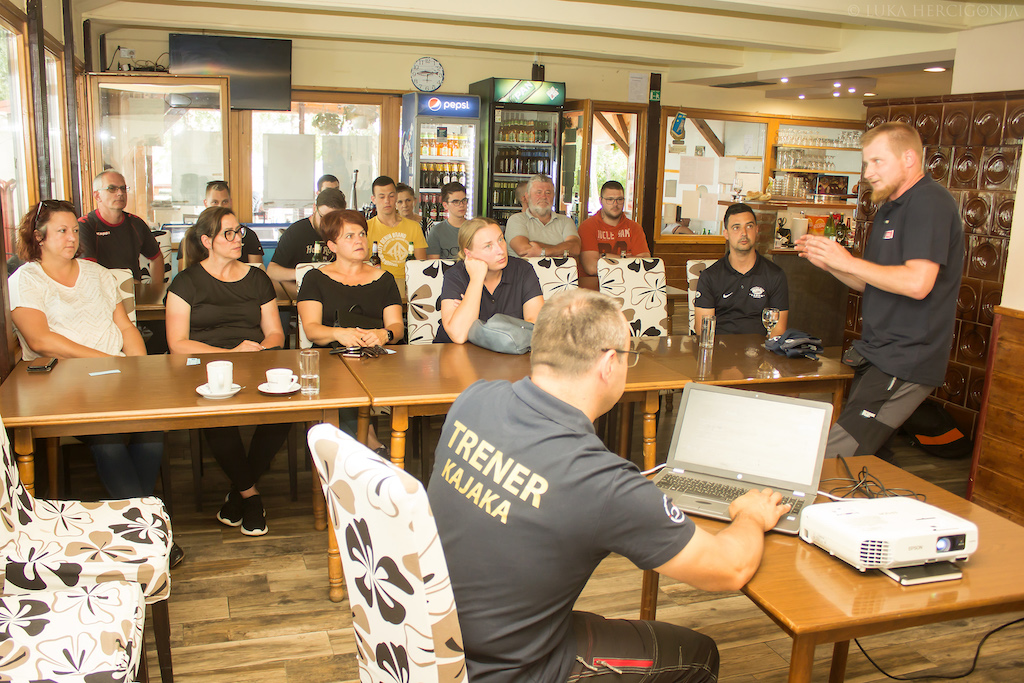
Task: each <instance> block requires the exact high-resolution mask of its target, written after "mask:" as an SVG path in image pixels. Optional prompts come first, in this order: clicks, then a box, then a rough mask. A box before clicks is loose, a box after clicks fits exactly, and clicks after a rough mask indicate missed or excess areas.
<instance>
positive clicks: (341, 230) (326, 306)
mask: <svg viewBox="0 0 1024 683" xmlns="http://www.w3.org/2000/svg"><path fill="white" fill-rule="evenodd" d="M366 229H367V228H366V218H365V217H364V216H363V214H361V213H360V212H358V211H352V210H344V211H334V212H332V213H329V214H327V215H326V216H324V218H323V221H322V222H321V223H320V234H321V235H323V238H324V239H325V240H327V248H328V249H330V251H331V253H333V254H334V256H335V260H334V261H333V262H332V263H328V264H327V265H325V266H324V267H323V268H320V269H319V270H311V271H309V272H308V273H306V275H305V276H304V277H303V278H302V286H301V287H300V288H299V294H298V298H297V301H298V304H297V308H298V311H299V318H300V319H301V320H302V328H303V330H304V331H305V333H306V337H308V338H309V340H310V341H311V342H313V344H314V345H315V346H330V345H331V343H332V342H338V343H339V344H341V345H342V346H362V347H367V346H384V345H385V344H391V343H394V342H397V341H399V340H401V338H402V335H403V334H404V333H405V329H404V324H403V322H402V295H401V293H400V292H399V291H398V285H397V283H396V282H395V278H394V277H393V276H392V275H391V273H389V272H388V271H386V270H383V269H381V268H375V267H374V266H371V265H369V264H368V263H366V259H367V258H369V255H370V254H369V242H368V240H367V238H366ZM352 417H353V415H348V414H347V413H346V412H344V411H343V419H344V418H348V419H345V421H346V422H350V421H351V418H352ZM348 427H349V428H351V424H349V425H348ZM368 442H369V446H370V448H372V449H374V450H376V451H378V452H380V453H381V454H382V455H383V454H384V453H385V452H386V449H384V450H382V449H383V446H382V444H381V443H380V442H379V441H378V440H377V437H376V435H375V434H374V433H373V430H372V428H371V430H370V434H369V438H368Z"/></svg>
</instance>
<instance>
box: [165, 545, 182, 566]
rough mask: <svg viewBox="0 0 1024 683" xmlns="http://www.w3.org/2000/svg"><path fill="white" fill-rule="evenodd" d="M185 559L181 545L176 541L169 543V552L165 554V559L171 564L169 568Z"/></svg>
mask: <svg viewBox="0 0 1024 683" xmlns="http://www.w3.org/2000/svg"><path fill="white" fill-rule="evenodd" d="M184 559H185V551H184V550H182V549H181V546H180V545H178V544H177V543H171V552H169V553H168V554H167V561H168V563H169V564H170V565H171V569H174V568H175V567H177V566H178V565H179V564H181V561H182V560H184Z"/></svg>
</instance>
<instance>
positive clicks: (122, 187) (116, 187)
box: [103, 185, 128, 194]
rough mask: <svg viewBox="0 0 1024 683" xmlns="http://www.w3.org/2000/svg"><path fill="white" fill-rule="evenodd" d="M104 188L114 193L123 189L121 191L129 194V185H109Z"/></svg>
mask: <svg viewBox="0 0 1024 683" xmlns="http://www.w3.org/2000/svg"><path fill="white" fill-rule="evenodd" d="M103 189H104V190H106V191H107V192H109V193H110V194H114V193H116V192H118V191H121V192H124V193H125V194H128V186H127V185H107V186H106V187H104V188H103Z"/></svg>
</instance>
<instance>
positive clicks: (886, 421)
mask: <svg viewBox="0 0 1024 683" xmlns="http://www.w3.org/2000/svg"><path fill="white" fill-rule="evenodd" d="M861 145H862V148H863V152H862V153H863V156H864V179H865V180H867V181H868V182H869V183H871V201H873V202H875V203H876V204H880V206H879V207H878V210H877V212H876V213H875V220H874V225H873V226H872V229H871V235H870V236H869V237H868V241H867V245H866V247H865V249H864V258H856V257H854V256H853V255H852V254H850V253H849V252H848V251H847V250H846V249H844V248H843V247H842V246H840V245H839V244H838V243H837V242H833V241H831V240H828V239H825V238H823V237H817V236H812V235H805V236H804V237H801V238H800V239H799V240H798V241H797V249H798V250H799V251H800V255H801V256H803V257H804V258H806V259H807V260H808V261H810V262H811V263H813V264H814V265H815V266H817V267H819V268H821V269H822V270H825V271H827V272H829V273H832V274H833V275H834V276H835V277H836V278H838V279H839V280H840V281H841V282H843V283H844V284H846V285H847V286H848V287H850V288H852V289H856V290H857V291H861V292H864V297H863V299H862V300H861V312H862V314H863V317H864V323H863V327H862V333H861V338H860V339H859V340H858V341H855V342H853V347H852V348H851V349H850V350H849V351H847V352H846V354H845V355H844V356H843V362H844V363H846V364H847V365H850V366H852V367H853V368H855V369H856V371H857V374H856V376H855V377H854V379H853V386H852V387H851V388H850V398H849V400H847V402H846V405H845V406H843V410H842V412H841V413H840V414H839V419H838V420H837V421H836V424H834V425H833V426H832V431H831V432H829V440H828V450H827V452H826V455H829V456H836V455H843V456H848V455H865V454H875V453H877V452H878V450H879V449H880V448H881V447H882V446H883V445H884V444H885V442H886V441H888V440H889V437H890V436H892V433H893V432H894V431H895V430H896V429H898V428H899V427H900V425H902V424H903V422H904V420H906V419H907V417H908V416H909V415H910V414H911V413H912V412H914V409H915V408H917V406H919V405H920V404H921V402H922V401H924V399H925V397H926V396H928V394H930V393H931V392H932V390H933V389H934V388H935V387H937V386H940V385H941V384H942V382H943V381H944V379H945V374H946V365H947V364H948V362H949V347H950V344H951V341H952V338H953V324H954V321H955V319H956V298H957V292H958V291H959V289H960V275H961V272H962V270H963V262H964V229H963V224H962V223H961V222H960V212H959V211H958V210H957V205H956V200H955V199H953V197H952V196H951V195H950V194H949V192H948V191H947V190H946V189H945V188H944V187H942V186H941V185H939V184H938V183H936V182H935V181H934V180H933V179H932V177H931V176H930V175H927V174H926V173H925V172H924V168H923V164H922V159H923V152H922V146H921V138H920V136H918V134H917V131H916V130H914V129H913V128H911V127H910V126H908V125H906V124H904V123H898V122H890V123H883V124H881V125H880V126H876V127H875V128H872V129H871V130H869V131H867V132H866V133H864V134H863V135H862V136H861Z"/></svg>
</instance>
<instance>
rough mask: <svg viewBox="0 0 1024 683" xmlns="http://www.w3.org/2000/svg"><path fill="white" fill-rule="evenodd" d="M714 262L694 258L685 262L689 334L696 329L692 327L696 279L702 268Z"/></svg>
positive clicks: (702, 270) (713, 260) (698, 277)
mask: <svg viewBox="0 0 1024 683" xmlns="http://www.w3.org/2000/svg"><path fill="white" fill-rule="evenodd" d="M713 263H715V259H695V260H690V261H687V262H686V303H687V306H688V307H689V315H690V329H689V334H693V333H694V332H697V331H698V330H694V329H693V319H694V317H695V316H694V314H693V303H694V301H696V300H697V280H699V279H700V274H701V273H703V272H704V269H705V268H707V267H708V266H710V265H712V264H713Z"/></svg>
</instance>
